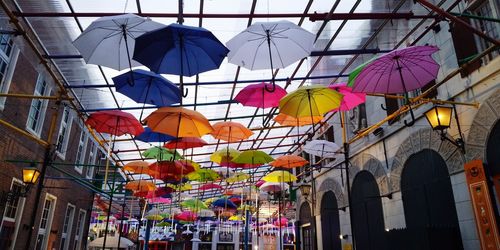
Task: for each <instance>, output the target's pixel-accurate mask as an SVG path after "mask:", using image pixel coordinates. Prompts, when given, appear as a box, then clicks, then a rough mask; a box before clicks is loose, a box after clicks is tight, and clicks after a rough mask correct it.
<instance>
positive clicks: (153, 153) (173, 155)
mask: <svg viewBox="0 0 500 250" xmlns="http://www.w3.org/2000/svg"><path fill="white" fill-rule="evenodd" d="M142 156H144V157H146V158H150V159H157V160H159V161H170V160H178V159H182V155H180V154H179V152H177V151H173V150H170V149H166V148H162V147H158V146H155V147H151V148H149V149H147V150H146V151H144V152H142Z"/></svg>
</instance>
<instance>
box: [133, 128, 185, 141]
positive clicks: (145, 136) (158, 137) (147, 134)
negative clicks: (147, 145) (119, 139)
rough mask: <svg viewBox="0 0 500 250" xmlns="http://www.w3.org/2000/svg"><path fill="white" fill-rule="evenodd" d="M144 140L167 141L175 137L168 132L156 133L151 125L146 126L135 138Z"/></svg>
mask: <svg viewBox="0 0 500 250" xmlns="http://www.w3.org/2000/svg"><path fill="white" fill-rule="evenodd" d="M134 139H135V140H139V141H143V142H167V141H170V140H173V139H175V137H173V136H171V135H167V134H162V133H156V132H153V130H151V128H149V127H145V128H144V131H143V132H142V133H141V134H139V135H138V136H136V137H135V138H134Z"/></svg>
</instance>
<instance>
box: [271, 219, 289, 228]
mask: <svg viewBox="0 0 500 250" xmlns="http://www.w3.org/2000/svg"><path fill="white" fill-rule="evenodd" d="M273 225H275V226H277V227H286V226H288V219H287V218H280V219H278V220H276V221H274V222H273Z"/></svg>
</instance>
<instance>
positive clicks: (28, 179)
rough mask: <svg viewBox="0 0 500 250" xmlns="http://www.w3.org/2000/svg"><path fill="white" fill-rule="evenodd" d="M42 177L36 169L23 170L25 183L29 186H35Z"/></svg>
mask: <svg viewBox="0 0 500 250" xmlns="http://www.w3.org/2000/svg"><path fill="white" fill-rule="evenodd" d="M38 177H40V171H38V169H36V168H24V169H23V182H24V183H25V184H28V185H33V184H35V183H36V181H37V180H38Z"/></svg>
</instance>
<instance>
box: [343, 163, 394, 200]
mask: <svg viewBox="0 0 500 250" xmlns="http://www.w3.org/2000/svg"><path fill="white" fill-rule="evenodd" d="M358 166H362V168H359V167H358ZM362 170H366V171H368V172H370V173H371V174H372V175H373V177H375V180H376V181H377V185H378V188H379V190H380V194H381V195H384V194H388V193H390V186H391V185H390V180H389V178H388V177H387V172H386V171H385V168H384V166H383V165H382V163H381V162H380V161H379V160H378V159H377V158H375V157H374V156H373V155H371V154H360V155H358V156H355V157H354V158H352V159H351V166H349V179H350V184H351V187H352V183H353V180H354V177H355V176H356V174H358V172H360V171H362Z"/></svg>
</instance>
